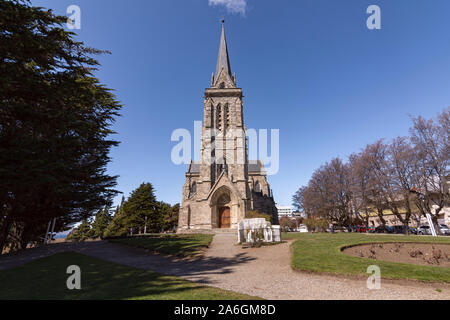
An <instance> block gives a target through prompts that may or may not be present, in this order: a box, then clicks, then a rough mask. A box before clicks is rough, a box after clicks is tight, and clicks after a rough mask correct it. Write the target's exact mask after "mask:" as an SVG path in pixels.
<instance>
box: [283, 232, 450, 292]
mask: <svg viewBox="0 0 450 320" xmlns="http://www.w3.org/2000/svg"><path fill="white" fill-rule="evenodd" d="M296 241H299V239H297V240H287V242H291V243H290V244H289V255H290V260H291V264H290V265H291V269H292V270H293V271H295V272H298V273H303V274H310V275H322V276H328V277H335V278H338V279H343V280H367V278H368V277H369V276H370V275H369V274H367V276H365V275H362V274H360V275H356V274H345V273H332V272H324V271H311V270H301V269H297V268H295V267H294V266H293V265H292V258H293V249H292V244H293V243H294V242H296ZM377 243H378V244H379V243H398V242H377ZM411 243H412V242H411ZM419 243H423V242H419ZM425 243H426V242H425ZM366 244H370V243H366ZM359 245H361V244H359ZM362 245H364V244H362ZM448 245H450V244H448ZM354 246H358V245H350V246H344V247H350V248H351V247H354ZM341 254H344V253H343V252H342V251H341ZM346 256H349V257H353V256H350V255H346ZM353 258H357V259H358V257H353ZM361 259H363V258H361ZM383 261H385V260H383ZM387 262H391V261H387ZM392 263H395V262H392ZM381 279H382V280H383V281H384V282H387V283H389V284H398V285H414V286H417V285H418V286H420V287H427V288H433V289H440V288H439V287H443V288H446V289H450V282H435V281H426V280H418V279H404V278H402V279H393V278H386V277H383V276H382V277H381ZM436 286H439V287H436Z"/></svg>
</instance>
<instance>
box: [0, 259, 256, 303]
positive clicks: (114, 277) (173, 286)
mask: <svg viewBox="0 0 450 320" xmlns="http://www.w3.org/2000/svg"><path fill="white" fill-rule="evenodd" d="M70 265H78V266H79V267H80V268H81V290H68V289H67V287H66V281H67V278H68V277H69V276H70V275H68V274H66V270H67V267H68V266H70ZM6 299H39V300H41V299H42V300H44V299H58V300H60V299H63V300H66V299H82V300H89V299H102V300H104V299H107V300H111V299H113V300H118V299H121V300H122V299H133V300H216V299H227V300H246V299H257V298H255V297H250V296H247V295H243V294H239V293H235V292H232V291H226V290H222V289H218V288H213V287H208V286H202V285H199V284H195V283H193V282H189V281H186V280H183V279H181V278H178V277H172V276H165V275H162V274H159V273H156V272H153V271H147V270H140V269H135V268H131V267H127V266H123V265H119V264H115V263H110V262H106V261H103V260H99V259H95V258H91V257H88V256H85V255H82V254H78V253H73V252H67V253H60V254H56V255H54V256H51V257H47V258H43V259H39V260H36V261H33V262H30V263H28V264H25V265H23V266H20V267H17V268H14V269H10V270H6V271H0V300H6Z"/></svg>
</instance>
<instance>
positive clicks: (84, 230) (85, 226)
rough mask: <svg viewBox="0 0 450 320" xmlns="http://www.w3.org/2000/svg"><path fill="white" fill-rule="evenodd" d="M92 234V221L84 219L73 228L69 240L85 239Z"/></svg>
mask: <svg viewBox="0 0 450 320" xmlns="http://www.w3.org/2000/svg"><path fill="white" fill-rule="evenodd" d="M91 235H92V228H91V223H90V222H89V220H87V219H86V220H83V221H82V222H81V224H80V225H79V226H78V227H77V228H75V229H73V230H72V231H71V232H70V234H69V235H68V236H67V240H73V241H84V240H86V239H87V238H89V237H91Z"/></svg>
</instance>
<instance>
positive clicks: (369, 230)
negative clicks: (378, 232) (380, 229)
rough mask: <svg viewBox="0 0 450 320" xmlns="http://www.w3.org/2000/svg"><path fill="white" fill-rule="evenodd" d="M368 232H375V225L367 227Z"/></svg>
mask: <svg viewBox="0 0 450 320" xmlns="http://www.w3.org/2000/svg"><path fill="white" fill-rule="evenodd" d="M367 232H369V233H375V227H367Z"/></svg>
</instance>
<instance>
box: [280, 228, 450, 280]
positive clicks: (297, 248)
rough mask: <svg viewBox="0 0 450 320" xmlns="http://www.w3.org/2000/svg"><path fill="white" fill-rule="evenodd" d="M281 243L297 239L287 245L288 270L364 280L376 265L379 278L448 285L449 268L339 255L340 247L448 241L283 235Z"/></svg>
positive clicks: (381, 236) (416, 238) (383, 236)
mask: <svg viewBox="0 0 450 320" xmlns="http://www.w3.org/2000/svg"><path fill="white" fill-rule="evenodd" d="M283 239H285V240H289V239H298V240H297V241H295V242H294V243H293V244H292V245H291V248H292V253H293V256H292V267H293V268H294V269H297V270H302V271H314V272H325V273H334V274H344V275H364V276H367V275H368V274H367V273H366V270H367V267H368V266H370V265H378V266H379V267H380V268H381V277H382V278H389V279H416V280H421V281H435V282H450V268H445V267H439V266H419V265H411V264H404V263H395V262H388V261H381V260H372V259H368V258H358V257H351V256H348V255H345V254H343V253H342V252H341V250H340V249H341V248H342V247H344V246H349V245H352V244H364V243H379V242H424V243H429V242H436V243H449V244H450V237H449V238H445V237H439V238H432V237H418V236H395V235H366V234H355V233H350V234H347V233H339V234H330V233H316V234H309V233H308V234H305V233H302V234H300V233H285V234H283Z"/></svg>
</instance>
